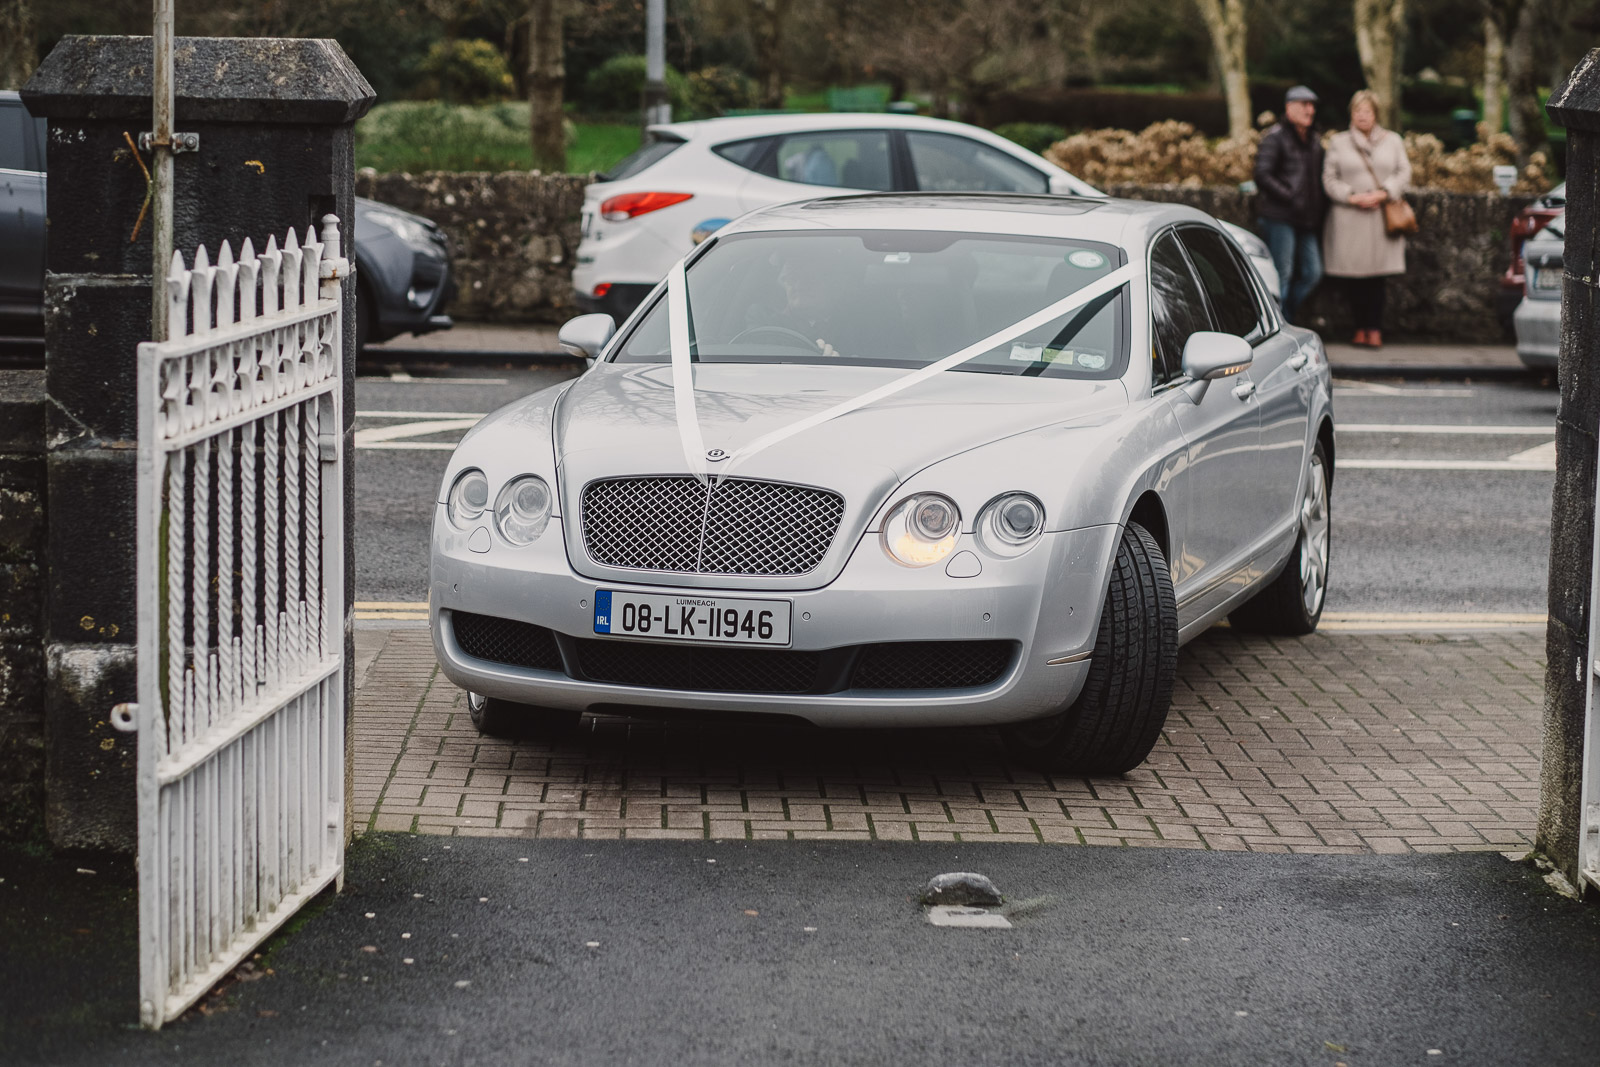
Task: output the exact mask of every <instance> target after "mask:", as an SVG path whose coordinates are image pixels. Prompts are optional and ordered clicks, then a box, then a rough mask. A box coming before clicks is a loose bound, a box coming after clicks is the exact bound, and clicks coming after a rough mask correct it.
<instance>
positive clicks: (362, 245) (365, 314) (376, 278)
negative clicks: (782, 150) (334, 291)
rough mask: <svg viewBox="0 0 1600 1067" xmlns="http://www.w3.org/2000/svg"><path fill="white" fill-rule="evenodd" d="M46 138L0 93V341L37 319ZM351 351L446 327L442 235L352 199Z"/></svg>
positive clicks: (27, 330) (446, 262)
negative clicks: (353, 326) (353, 301)
mask: <svg viewBox="0 0 1600 1067" xmlns="http://www.w3.org/2000/svg"><path fill="white" fill-rule="evenodd" d="M45 137H46V124H45V122H44V120H43V119H36V118H34V117H33V116H32V115H29V114H28V112H27V109H25V108H24V107H23V106H22V99H21V97H19V96H18V95H17V94H16V93H14V92H0V250H4V251H3V254H0V334H37V333H38V332H39V329H40V324H41V322H42V318H43V312H44V240H45V226H44V213H45V195H44V193H45V174H44V171H45ZM355 258H356V280H357V289H356V343H357V346H358V348H359V347H360V346H363V345H365V344H366V343H367V342H369V341H383V340H387V339H388V338H390V337H394V336H397V335H398V334H402V333H414V334H421V333H429V332H431V331H433V330H445V329H449V328H450V326H451V325H453V323H451V321H450V316H448V315H446V314H444V307H445V305H446V304H447V303H448V302H449V300H450V299H451V297H453V296H454V295H455V283H454V281H453V280H452V279H451V276H450V255H449V249H448V246H447V244H446V242H445V237H444V233H443V231H441V230H440V229H439V227H438V226H436V225H434V224H433V223H432V222H430V221H429V220H427V219H425V218H423V217H421V216H420V215H413V214H411V213H409V212H406V211H401V210H400V209H399V208H397V207H390V206H389V205H388V204H380V203H378V202H377V201H375V200H363V199H361V198H360V197H357V198H356V225H355Z"/></svg>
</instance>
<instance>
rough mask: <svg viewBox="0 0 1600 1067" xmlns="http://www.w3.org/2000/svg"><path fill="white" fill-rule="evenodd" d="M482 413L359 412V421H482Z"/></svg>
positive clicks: (375, 410)
mask: <svg viewBox="0 0 1600 1067" xmlns="http://www.w3.org/2000/svg"><path fill="white" fill-rule="evenodd" d="M483 414H484V413H483V412H481V411H381V410H378V409H372V410H369V411H357V412H356V418H358V419H481V418H483Z"/></svg>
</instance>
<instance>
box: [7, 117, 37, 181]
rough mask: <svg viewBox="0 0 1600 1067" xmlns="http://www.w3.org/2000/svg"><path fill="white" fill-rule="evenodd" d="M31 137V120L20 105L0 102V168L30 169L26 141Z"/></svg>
mask: <svg viewBox="0 0 1600 1067" xmlns="http://www.w3.org/2000/svg"><path fill="white" fill-rule="evenodd" d="M32 139H33V120H32V118H30V117H29V115H28V113H27V112H26V111H24V110H22V108H20V107H15V106H12V105H7V104H0V170H31V169H32V168H31V167H30V166H29V165H28V142H29V141H30V140H32Z"/></svg>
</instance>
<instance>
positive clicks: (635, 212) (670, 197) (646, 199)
mask: <svg viewBox="0 0 1600 1067" xmlns="http://www.w3.org/2000/svg"><path fill="white" fill-rule="evenodd" d="M693 198H694V194H693V193H622V194H620V195H618V196H613V197H611V198H610V199H609V200H606V201H604V202H602V203H601V205H600V217H601V218H603V219H605V220H606V221H607V222H626V221H627V220H628V219H631V218H636V217H637V216H639V215H646V214H649V213H650V212H652V211H660V210H661V209H662V208H664V207H671V206H672V205H673V204H681V203H683V202H684V201H685V200H691V199H693Z"/></svg>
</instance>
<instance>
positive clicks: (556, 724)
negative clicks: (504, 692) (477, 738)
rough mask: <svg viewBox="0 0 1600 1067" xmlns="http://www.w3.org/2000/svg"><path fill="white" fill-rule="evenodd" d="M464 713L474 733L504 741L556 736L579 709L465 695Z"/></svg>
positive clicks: (569, 728) (565, 729)
mask: <svg viewBox="0 0 1600 1067" xmlns="http://www.w3.org/2000/svg"><path fill="white" fill-rule="evenodd" d="M467 713H468V714H469V715H470V716H471V717H472V725H473V726H476V727H477V728H478V733H480V734H483V735H484V736H486V737H500V738H506V739H508V740H510V739H515V738H521V737H546V738H553V737H560V736H562V735H564V734H568V733H571V732H572V730H573V729H575V728H576V727H577V725H578V720H579V719H581V718H583V712H581V711H570V710H566V709H559V708H540V707H534V706H533V705H531V704H518V703H516V702H514V701H510V700H500V699H497V698H495V697H486V696H484V695H483V694H481V693H468V694H467Z"/></svg>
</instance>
